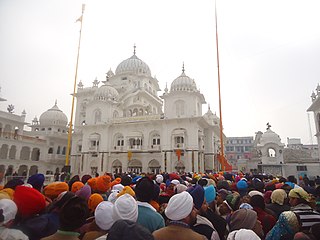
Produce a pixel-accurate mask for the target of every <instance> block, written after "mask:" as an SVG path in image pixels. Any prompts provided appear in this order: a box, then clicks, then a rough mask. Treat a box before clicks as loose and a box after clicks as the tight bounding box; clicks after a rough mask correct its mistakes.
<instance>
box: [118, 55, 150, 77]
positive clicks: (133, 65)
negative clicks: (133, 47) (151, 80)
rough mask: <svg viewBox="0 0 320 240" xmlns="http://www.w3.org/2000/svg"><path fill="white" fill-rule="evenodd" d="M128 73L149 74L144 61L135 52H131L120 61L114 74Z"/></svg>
mask: <svg viewBox="0 0 320 240" xmlns="http://www.w3.org/2000/svg"><path fill="white" fill-rule="evenodd" d="M128 73H134V74H138V75H146V76H151V71H150V69H149V66H148V65H147V64H146V63H145V62H144V61H142V60H141V59H139V58H138V57H137V56H136V55H135V54H133V55H132V57H130V58H128V59H126V60H124V61H122V62H121V63H120V64H119V65H118V67H117V69H116V75H118V74H128Z"/></svg>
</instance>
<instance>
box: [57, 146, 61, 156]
mask: <svg viewBox="0 0 320 240" xmlns="http://www.w3.org/2000/svg"><path fill="white" fill-rule="evenodd" d="M57 154H60V146H58V149H57Z"/></svg>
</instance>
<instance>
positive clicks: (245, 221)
mask: <svg viewBox="0 0 320 240" xmlns="http://www.w3.org/2000/svg"><path fill="white" fill-rule="evenodd" d="M257 218H258V217H257V213H256V212H255V211H253V210H251V209H245V208H242V209H239V210H237V211H235V212H234V213H232V215H231V218H230V223H229V225H230V231H234V230H239V229H242V228H244V229H251V230H252V228H253V227H254V225H255V224H256V222H257Z"/></svg>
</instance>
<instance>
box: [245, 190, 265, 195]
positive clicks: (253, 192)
mask: <svg viewBox="0 0 320 240" xmlns="http://www.w3.org/2000/svg"><path fill="white" fill-rule="evenodd" d="M248 195H249V196H250V197H253V196H255V195H260V196H261V197H263V193H262V192H259V191H257V190H253V191H250V192H249V193H248Z"/></svg>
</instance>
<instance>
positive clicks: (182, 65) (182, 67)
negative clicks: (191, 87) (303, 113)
mask: <svg viewBox="0 0 320 240" xmlns="http://www.w3.org/2000/svg"><path fill="white" fill-rule="evenodd" d="M182 73H184V62H182Z"/></svg>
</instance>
